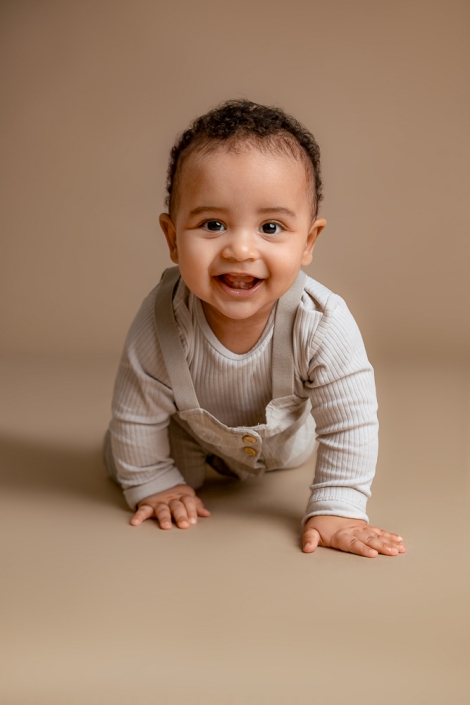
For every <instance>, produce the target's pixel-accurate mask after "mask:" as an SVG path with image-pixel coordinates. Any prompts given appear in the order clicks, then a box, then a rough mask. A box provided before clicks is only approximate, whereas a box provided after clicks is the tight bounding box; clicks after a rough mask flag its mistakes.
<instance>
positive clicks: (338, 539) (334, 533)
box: [302, 515, 406, 558]
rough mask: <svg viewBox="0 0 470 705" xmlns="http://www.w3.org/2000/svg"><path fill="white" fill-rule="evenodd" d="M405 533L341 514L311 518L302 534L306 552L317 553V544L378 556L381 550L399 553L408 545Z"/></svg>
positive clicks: (390, 553)
mask: <svg viewBox="0 0 470 705" xmlns="http://www.w3.org/2000/svg"><path fill="white" fill-rule="evenodd" d="M402 541H403V539H402V537H401V536H398V535H397V534H391V533H390V532H389V531H383V529H379V528H378V527H377V526H369V524H367V522H365V521H362V520H361V519H346V518H345V517H337V516H326V515H324V516H315V517H311V518H310V519H309V520H308V521H307V522H306V524H305V527H304V533H303V537H302V547H303V551H304V553H313V551H314V550H315V549H316V547H317V546H329V547H330V548H337V549H338V550H340V551H348V552H349V553H357V554H359V555H360V556H366V557H367V558H376V557H377V556H378V555H379V553H383V554H384V555H385V556H397V555H398V554H399V553H404V552H405V551H406V548H405V547H404V545H403V544H402V543H401V542H402Z"/></svg>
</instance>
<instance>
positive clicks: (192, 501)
mask: <svg viewBox="0 0 470 705" xmlns="http://www.w3.org/2000/svg"><path fill="white" fill-rule="evenodd" d="M181 501H182V503H183V504H184V506H185V508H186V512H187V515H188V519H189V523H190V524H196V522H197V508H196V497H192V496H191V495H185V496H184V497H181Z"/></svg>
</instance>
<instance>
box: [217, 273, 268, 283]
mask: <svg viewBox="0 0 470 705" xmlns="http://www.w3.org/2000/svg"><path fill="white" fill-rule="evenodd" d="M218 276H219V277H224V279H228V280H229V281H233V282H251V281H253V279H260V278H261V277H257V276H255V275H254V274H247V273H246V272H243V273H238V272H226V273H225V274H219V275H218Z"/></svg>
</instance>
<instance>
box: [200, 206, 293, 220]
mask: <svg viewBox="0 0 470 705" xmlns="http://www.w3.org/2000/svg"><path fill="white" fill-rule="evenodd" d="M227 210H228V209H227V208H221V207H220V206H198V207H197V208H193V210H192V211H190V212H189V215H199V214H200V213H226V212H227ZM258 213H284V214H285V215H290V216H291V217H292V218H295V217H296V215H295V213H294V211H291V210H290V209H289V208H286V207H285V206H267V207H266V208H258Z"/></svg>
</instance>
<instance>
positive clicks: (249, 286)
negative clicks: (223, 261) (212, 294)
mask: <svg viewBox="0 0 470 705" xmlns="http://www.w3.org/2000/svg"><path fill="white" fill-rule="evenodd" d="M215 278H216V279H218V281H219V282H220V283H221V284H223V286H224V287H228V289H230V290H231V291H232V292H235V291H237V292H240V291H248V290H253V291H256V289H257V288H258V286H259V285H260V284H261V282H262V281H263V280H262V279H260V278H259V277H255V276H254V274H247V272H227V273H225V274H218V275H216V277H215Z"/></svg>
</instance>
